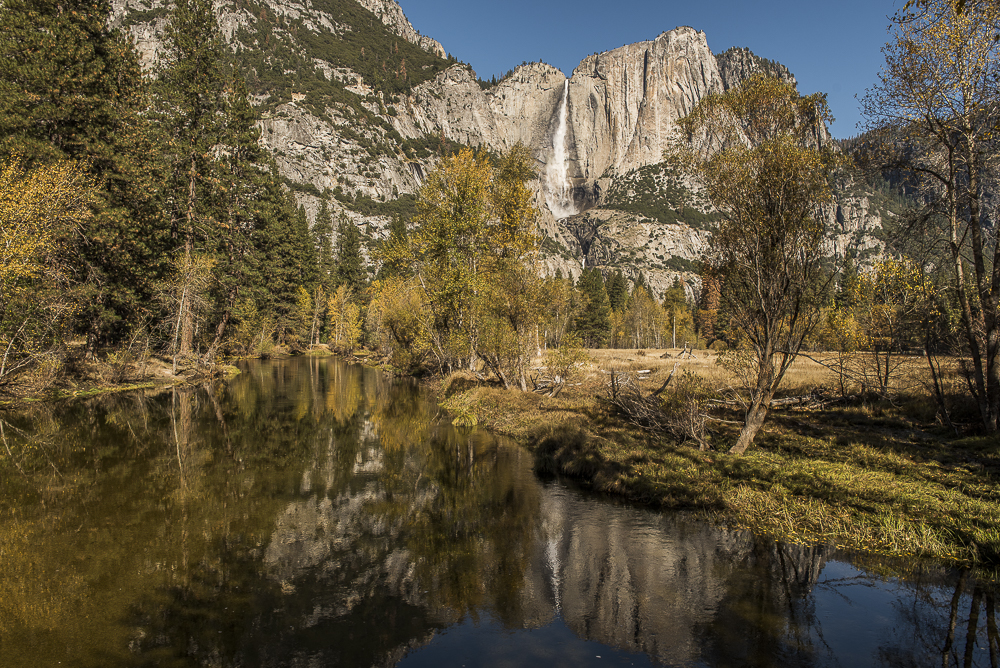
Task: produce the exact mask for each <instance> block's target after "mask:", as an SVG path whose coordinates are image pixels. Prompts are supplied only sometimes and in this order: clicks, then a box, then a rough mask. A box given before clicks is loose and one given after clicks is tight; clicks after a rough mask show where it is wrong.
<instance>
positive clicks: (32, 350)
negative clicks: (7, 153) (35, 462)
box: [0, 159, 94, 385]
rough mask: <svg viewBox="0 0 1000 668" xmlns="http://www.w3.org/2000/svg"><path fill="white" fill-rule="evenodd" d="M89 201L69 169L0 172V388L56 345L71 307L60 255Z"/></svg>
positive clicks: (85, 185) (84, 182) (75, 171)
mask: <svg viewBox="0 0 1000 668" xmlns="http://www.w3.org/2000/svg"><path fill="white" fill-rule="evenodd" d="M93 197H94V185H93V183H92V182H91V181H90V179H89V178H88V177H87V176H86V175H85V174H84V173H83V170H82V169H81V168H80V167H79V166H78V165H75V164H73V163H69V162H61V163H50V164H47V165H43V166H40V167H36V168H34V169H25V167H24V164H23V163H22V162H21V161H20V160H17V159H12V160H8V161H6V162H5V163H3V164H2V166H0V385H4V384H6V383H8V382H9V381H10V380H12V379H13V378H14V377H15V376H17V375H18V374H19V373H21V372H22V371H25V370H26V369H28V368H29V367H30V366H31V365H32V364H34V363H35V362H37V361H38V359H39V358H40V356H41V355H43V354H44V353H46V352H47V351H48V350H49V349H50V348H51V347H53V346H57V345H59V344H61V343H62V340H63V339H62V334H63V329H64V328H65V326H66V324H67V322H68V320H69V319H70V317H71V316H72V315H73V308H74V305H73V304H72V303H71V302H67V300H66V293H67V287H68V286H69V285H70V284H71V283H72V280H73V276H72V272H71V271H70V265H69V262H68V254H67V250H68V247H69V246H70V244H71V242H72V240H73V239H74V237H75V236H77V234H78V233H79V228H80V226H81V224H82V223H83V222H84V221H85V220H86V219H87V218H88V217H89V216H90V211H89V206H90V204H91V202H92V200H93Z"/></svg>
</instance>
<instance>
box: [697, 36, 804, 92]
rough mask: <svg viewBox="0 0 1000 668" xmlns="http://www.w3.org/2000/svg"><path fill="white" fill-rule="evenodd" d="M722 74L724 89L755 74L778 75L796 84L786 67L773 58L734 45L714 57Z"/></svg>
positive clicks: (732, 86)
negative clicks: (762, 56) (763, 56)
mask: <svg viewBox="0 0 1000 668" xmlns="http://www.w3.org/2000/svg"><path fill="white" fill-rule="evenodd" d="M715 60H716V63H717V64H718V66H719V74H720V76H722V85H723V86H724V87H725V89H726V90H729V89H730V88H735V87H736V86H738V85H740V83H741V82H743V81H746V80H747V79H749V78H750V77H752V76H753V75H755V74H764V75H766V76H772V77H778V78H779V79H782V80H783V81H787V82H788V83H790V84H792V85H793V86H796V85H798V82H797V81H796V80H795V77H794V76H793V75H792V73H791V72H789V71H788V68H787V67H785V66H784V65H782V64H781V63H776V62H774V61H773V60H767V59H766V58H761V57H760V56H758V55H757V54H755V53H754V52H753V51H751V50H750V49H747V48H745V47H738V46H734V47H733V48H731V49H727V50H726V51H723V52H722V53H720V54H719V55H718V56H716V58H715Z"/></svg>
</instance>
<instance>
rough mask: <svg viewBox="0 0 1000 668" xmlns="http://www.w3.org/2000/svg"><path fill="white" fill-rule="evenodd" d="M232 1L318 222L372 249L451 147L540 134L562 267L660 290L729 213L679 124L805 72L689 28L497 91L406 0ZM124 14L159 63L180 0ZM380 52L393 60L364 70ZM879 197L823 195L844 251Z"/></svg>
mask: <svg viewBox="0 0 1000 668" xmlns="http://www.w3.org/2000/svg"><path fill="white" fill-rule="evenodd" d="M216 9H217V13H218V16H219V19H220V26H221V27H222V30H223V33H224V35H225V37H226V39H227V40H229V42H230V44H231V46H232V48H233V50H234V57H235V60H236V62H237V65H238V66H239V67H240V68H241V69H242V70H243V72H244V74H245V76H246V78H247V79H248V81H249V82H251V84H254V83H256V85H257V87H258V89H259V90H258V91H255V92H257V96H256V98H255V99H256V101H257V103H258V104H259V105H260V108H261V111H262V115H263V120H262V121H261V130H262V142H263V143H264V144H265V146H266V147H267V149H268V150H269V151H270V152H271V153H272V154H273V155H274V157H275V159H276V161H277V164H278V166H279V169H280V171H281V174H282V176H283V177H285V179H286V182H287V183H288V185H289V187H290V188H292V189H293V190H294V191H295V192H296V196H297V197H298V199H299V201H300V202H301V203H302V204H303V205H304V206H305V207H306V209H307V212H308V213H309V215H310V217H313V216H314V215H315V212H316V211H317V210H318V208H319V204H320V201H321V200H323V199H325V200H327V201H329V202H330V204H331V207H332V208H333V210H334V212H335V215H338V214H341V215H344V216H346V217H348V218H349V219H351V220H353V221H354V222H355V223H356V224H358V225H359V227H360V228H361V229H362V231H363V233H364V238H365V241H366V243H367V244H368V245H369V246H370V245H371V244H372V243H374V242H376V241H377V239H378V238H380V237H382V236H383V235H384V234H385V230H386V228H387V225H388V222H389V220H390V216H391V215H404V216H405V215H406V213H407V212H408V211H410V210H412V202H413V199H412V195H413V194H414V193H416V192H417V190H418V189H419V187H420V185H421V183H422V180H423V177H424V175H425V174H426V173H427V172H428V170H430V169H433V167H434V165H435V164H436V163H437V161H438V160H439V159H440V157H441V155H443V154H445V153H447V152H448V151H450V150H454V149H455V148H456V147H458V146H460V145H466V146H481V147H485V148H487V149H489V150H491V151H495V152H502V151H505V150H507V149H508V148H510V147H511V146H513V145H514V144H516V143H523V144H525V145H527V146H528V147H529V148H531V149H532V150H533V152H534V154H535V157H536V159H537V165H538V173H539V175H540V177H539V179H538V180H537V181H536V182H535V184H534V185H535V192H536V203H537V205H538V208H539V210H540V211H541V214H542V219H541V227H542V230H543V233H544V235H545V236H546V237H547V241H546V244H545V247H544V248H545V250H546V256H547V259H546V262H545V265H546V267H547V270H549V271H554V270H555V269H556V268H557V267H558V268H561V269H562V270H563V273H564V274H566V273H568V274H572V275H576V274H578V273H579V271H580V270H581V268H582V267H584V266H599V267H607V268H612V267H616V268H622V269H623V270H624V271H625V273H626V275H628V276H633V277H634V276H636V275H637V274H638V273H639V272H640V271H642V272H643V273H644V275H645V277H646V279H647V281H648V282H649V284H650V285H651V287H653V288H654V290H657V291H662V290H664V289H666V287H668V286H669V284H670V283H671V282H672V281H673V279H674V277H675V276H681V277H682V278H683V279H684V280H685V282H687V283H688V284H689V285H690V286H691V288H692V292H693V290H694V288H696V287H697V278H696V274H695V273H694V272H693V269H694V261H696V260H697V259H699V258H700V257H701V256H702V255H703V254H704V252H705V249H706V247H707V242H708V237H709V234H708V231H707V226H708V224H709V223H710V222H711V221H712V218H713V214H712V211H711V207H710V206H709V205H708V204H707V202H705V201H704V200H703V198H701V197H700V196H699V194H698V186H697V184H695V183H690V182H688V181H685V180H684V179H680V178H679V177H677V176H676V175H674V174H673V172H672V171H671V170H670V169H669V166H666V165H663V164H662V161H663V153H664V149H665V148H666V147H667V146H668V142H669V141H670V139H671V137H672V135H673V133H674V131H675V128H676V124H675V121H676V120H677V119H678V118H680V117H681V116H683V115H685V114H686V113H688V112H689V111H690V110H691V109H692V108H693V107H694V105H696V104H697V103H698V101H699V100H701V99H702V98H703V97H705V96H706V95H708V94H710V93H717V92H722V91H724V90H726V89H728V88H731V87H733V86H736V85H738V84H739V83H740V82H741V81H743V80H745V79H746V78H748V77H749V76H751V75H753V74H754V73H757V72H761V71H763V72H767V73H770V74H774V75H776V76H780V77H783V78H785V79H787V80H789V81H792V82H794V77H793V76H792V75H791V73H790V72H788V70H787V69H786V68H785V67H783V66H781V65H779V64H777V63H773V62H771V61H768V60H765V59H763V58H760V57H758V56H756V55H754V54H753V53H751V52H750V51H749V50H747V49H730V50H729V51H726V52H725V53H722V54H719V55H715V54H713V53H712V51H711V50H710V48H709V46H708V41H707V37H706V35H705V33H703V32H699V31H697V30H695V29H693V28H690V27H679V28H675V29H673V30H670V31H667V32H664V33H662V34H660V35H659V36H658V37H656V38H655V39H653V40H650V41H645V42H638V43H636V44H630V45H627V46H623V47H621V48H618V49H615V50H613V51H609V52H606V53H600V54H596V55H592V56H589V57H587V58H585V59H583V61H581V63H580V65H579V66H578V67H577V68H576V69H575V70H574V71H573V72H572V74H571V75H570V77H569V78H568V79H567V77H566V75H565V74H564V73H563V72H561V71H559V70H558V69H556V68H554V67H552V66H550V65H547V64H544V63H530V64H529V63H524V64H522V65H521V66H520V67H517V68H515V69H514V70H513V71H512V72H511V73H510V74H509V75H508V76H506V77H504V78H503V79H502V80H501V81H500V82H499V83H497V84H496V85H492V86H490V85H486V84H485V83H484V82H481V81H479V80H478V79H477V77H476V74H475V72H474V71H473V70H472V68H471V67H470V66H468V65H466V64H463V63H459V62H457V61H455V60H454V59H451V58H446V57H445V55H446V53H445V49H444V48H443V47H442V45H441V44H439V43H438V42H436V41H434V40H432V39H430V38H428V37H425V36H423V35H420V34H419V33H418V32H417V31H416V30H415V29H414V28H413V26H412V25H411V24H410V23H409V21H408V20H407V19H406V17H405V15H404V14H403V11H402V9H401V8H400V6H399V5H398V4H397V3H396V2H395V1H394V0H322V1H310V2H306V1H305V0H262V1H261V2H260V4H254V3H253V2H252V1H251V0H223V1H222V2H220V3H218V4H217V6H216ZM113 19H114V21H115V23H116V24H118V25H121V26H123V27H125V28H127V29H128V30H129V31H131V33H132V35H133V36H134V38H135V40H136V43H137V45H138V46H139V49H140V51H141V53H142V55H143V58H144V62H145V64H146V65H147V66H150V67H152V66H153V65H155V63H156V61H157V59H158V58H159V53H160V42H159V39H160V36H161V35H162V32H163V27H164V25H165V21H166V20H167V11H166V7H165V6H164V2H163V0H116V2H115V5H114V9H113ZM400 40H405V42H401V41H400ZM359 44H364V45H365V46H358V45H359ZM401 44H402V49H403V50H402V51H400V48H401ZM265 46H266V48H265ZM359 48H360V54H358V53H356V51H357V49H359ZM351 49H354V51H351ZM365 49H368V51H367V53H366V51H365ZM373 57H374V58H375V59H381V61H382V62H381V66H382V67H381V71H379V70H378V69H377V68H370V69H365V68H366V67H367V66H368V63H369V61H371V60H372V58H373ZM276 71H277V72H279V74H277V75H276V74H274V72H276ZM280 72H283V74H280ZM265 74H266V76H267V77H270V79H267V78H266V76H265ZM265 84H266V85H265ZM251 88H252V89H253V85H252V86H251ZM818 141H830V139H829V136H828V135H825V133H824V136H822V137H818ZM554 199H560V201H561V202H562V203H561V204H560V205H559V206H555V205H554V204H553V201H554ZM869 200H870V198H869V197H868V196H867V195H866V194H865V193H864V192H862V191H859V190H858V189H857V188H854V189H853V190H850V191H849V192H847V191H845V192H842V193H839V194H838V198H837V201H836V202H835V204H833V205H831V206H828V207H825V208H824V210H823V212H822V215H823V216H825V217H826V218H827V219H828V222H830V223H831V225H833V226H834V227H835V228H836V230H837V236H836V239H835V240H834V242H833V246H834V247H835V248H837V249H843V248H844V247H846V246H847V245H849V244H851V243H854V242H855V240H856V239H857V238H863V239H862V241H861V245H862V246H868V247H872V246H875V245H877V242H876V241H874V239H873V238H871V237H870V235H869V233H870V232H871V231H872V230H875V229H877V228H878V227H879V226H880V223H881V216H882V215H885V211H882V210H880V208H879V206H878V205H877V203H872V202H871V201H869ZM553 211H555V212H556V213H557V214H558V216H556V215H554V214H553Z"/></svg>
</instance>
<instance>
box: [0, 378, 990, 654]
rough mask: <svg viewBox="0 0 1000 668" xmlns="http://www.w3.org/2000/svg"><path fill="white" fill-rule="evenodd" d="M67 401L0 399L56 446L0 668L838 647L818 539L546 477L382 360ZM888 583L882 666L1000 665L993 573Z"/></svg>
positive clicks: (9, 555)
mask: <svg viewBox="0 0 1000 668" xmlns="http://www.w3.org/2000/svg"><path fill="white" fill-rule="evenodd" d="M60 411H61V413H57V412H55V411H53V409H52V407H51V406H44V407H40V408H38V409H35V412H29V413H25V414H19V415H17V416H0V418H2V419H4V420H5V421H6V422H5V424H8V425H10V426H11V427H13V428H14V430H7V431H5V434H6V436H7V439H8V442H9V445H10V447H11V448H12V451H13V449H14V448H22V447H23V446H24V444H23V443H20V442H16V443H15V442H13V441H12V439H13V438H14V436H12V434H14V433H16V431H17V430H19V431H20V432H24V433H31V434H35V435H37V436H38V437H39V438H44V444H45V452H44V454H42V453H37V454H35V455H32V456H33V457H34V459H31V458H24V459H22V460H19V461H20V462H22V463H23V465H24V467H25V473H24V475H21V474H18V473H17V472H16V470H15V469H11V468H9V467H8V469H7V471H9V472H11V474H12V475H10V476H7V479H6V480H4V484H3V485H2V486H0V495H2V497H3V499H4V503H5V505H4V508H5V509H6V510H4V511H3V512H4V513H5V514H3V515H0V563H3V565H4V568H3V570H2V571H0V637H2V639H3V642H2V643H0V665H8V664H9V665H21V664H30V663H54V662H55V661H58V660H60V659H65V657H66V656H71V657H73V659H74V660H75V662H76V663H77V664H78V665H83V666H86V665H121V664H126V663H135V664H137V665H170V664H190V663H205V664H211V665H261V666H276V665H308V664H310V663H318V664H339V665H391V664H393V663H394V662H395V661H396V660H398V659H399V658H400V657H401V656H402V655H403V654H404V653H405V652H406V651H408V649H410V648H413V647H416V646H419V645H421V644H424V643H426V642H427V641H428V640H429V638H431V637H432V635H433V634H434V633H435V632H436V630H438V629H440V628H443V627H444V626H445V625H446V624H449V623H452V622H455V621H457V620H458V619H460V618H461V617H463V616H466V617H471V618H476V617H478V616H482V615H488V616H489V617H490V618H491V619H493V620H496V621H498V622H500V623H501V624H503V625H505V626H507V627H508V628H513V629H517V628H526V627H531V628H538V627H542V626H545V625H546V624H548V623H550V622H551V621H552V620H553V619H555V617H556V616H557V615H561V616H562V617H563V618H564V620H565V623H566V626H567V627H568V628H570V629H571V630H572V631H573V632H574V633H576V634H577V635H578V636H579V637H581V638H583V639H587V640H595V641H600V642H602V643H605V644H609V645H613V646H615V647H618V648H622V649H626V650H631V651H642V652H646V653H647V654H649V655H650V656H652V657H654V659H656V660H660V661H662V662H664V663H671V664H683V663H685V662H687V663H703V664H707V665H789V666H807V665H826V664H832V663H836V653H835V652H834V650H833V649H830V648H828V647H827V646H826V644H825V643H826V641H825V640H824V637H823V629H822V627H821V624H820V620H819V619H818V618H817V614H816V608H817V601H818V600H820V599H818V598H817V595H821V596H825V595H831V594H835V595H849V593H850V592H847V590H846V586H847V585H850V583H848V582H845V583H840V582H836V581H834V580H830V579H819V578H820V571H821V570H822V569H823V567H824V563H825V561H824V554H825V552H824V550H823V549H818V548H806V547H800V546H786V545H782V544H779V543H775V542H774V541H773V540H767V539H758V538H754V537H752V536H749V535H748V534H741V533H730V532H726V531H723V530H721V529H718V528H715V527H713V526H710V525H707V524H704V523H698V522H693V521H689V520H686V519H685V518H684V517H683V516H678V515H660V514H656V513H651V512H647V511H645V510H642V509H636V508H630V507H627V506H618V505H614V504H611V503H607V502H603V501H598V500H595V499H592V498H589V497H586V496H583V495H579V494H576V493H573V492H569V491H566V490H565V489H563V488H562V487H560V486H558V485H548V486H543V485H540V484H539V483H538V482H537V480H536V479H535V478H534V476H533V474H532V472H531V463H532V462H531V459H530V456H529V455H527V454H526V453H524V452H523V451H522V450H520V449H518V448H516V447H513V446H509V445H507V444H505V443H503V442H498V441H497V440H495V439H493V438H491V437H489V436H488V435H486V434H483V433H480V432H472V433H469V432H463V431H460V430H455V429H453V428H452V427H451V426H449V425H438V424H436V422H435V420H434V418H435V417H436V408H435V407H434V405H433V403H431V402H428V401H427V400H426V399H425V398H424V397H421V395H420V393H419V392H418V391H417V389H416V388H414V387H412V386H410V385H408V384H405V383H395V382H389V381H387V380H386V379H385V377H384V376H382V375H381V374H378V373H376V372H374V371H370V370H365V369H361V368H359V367H347V366H346V365H343V364H342V363H340V362H337V361H335V360H323V361H317V360H300V361H295V362H283V363H275V364H260V365H251V366H250V368H249V369H248V370H247V371H246V372H245V373H244V374H243V375H241V376H239V377H238V378H237V379H236V380H235V381H233V382H231V383H229V384H226V385H213V386H208V387H203V388H199V389H197V390H196V389H171V390H166V391H163V392H161V393H159V394H157V395H141V394H134V395H115V396H113V397H106V398H102V399H95V400H90V401H87V402H82V403H79V404H70V405H68V406H65V407H63V408H61V409H60ZM50 459H51V463H50V461H49V460H50ZM56 469H58V473H57V472H56ZM43 502H44V504H43ZM873 570H874V569H873ZM857 578H858V581H859V582H865V583H869V584H870V583H871V577H869V576H867V575H858V576H857ZM818 579H819V580H818ZM817 582H818V584H817ZM898 586H899V587H900V588H905V589H906V593H905V595H903V596H901V597H900V601H904V600H905V601H907V602H906V603H902V602H900V603H898V604H897V609H896V619H895V620H894V625H893V629H892V635H891V636H887V637H886V638H885V640H884V641H882V642H881V645H880V647H881V649H880V654H879V655H878V657H877V658H876V659H873V660H878V661H881V663H882V664H883V665H886V666H922V665H928V663H929V661H928V657H929V658H930V660H931V661H930V663H931V664H932V665H938V664H940V665H944V666H963V667H964V666H966V665H969V666H986V665H996V663H995V657H996V653H997V629H996V620H995V599H994V590H993V589H991V588H990V587H989V586H987V585H986V584H984V583H982V582H979V581H976V580H975V579H974V578H973V577H972V576H971V575H969V576H966V577H964V578H963V579H962V580H961V581H960V582H959V583H958V586H957V589H956V587H955V583H954V581H953V580H952V579H948V578H947V577H946V574H942V573H938V572H933V571H929V570H928V571H919V570H918V571H916V572H915V573H914V574H913V575H912V576H911V577H910V578H908V579H907V580H906V581H905V582H904V583H903V584H900V585H898ZM946 587H950V589H946ZM845 592H847V593H846V594H845ZM10 639H13V640H10ZM57 654H58V656H57ZM50 659H51V660H50Z"/></svg>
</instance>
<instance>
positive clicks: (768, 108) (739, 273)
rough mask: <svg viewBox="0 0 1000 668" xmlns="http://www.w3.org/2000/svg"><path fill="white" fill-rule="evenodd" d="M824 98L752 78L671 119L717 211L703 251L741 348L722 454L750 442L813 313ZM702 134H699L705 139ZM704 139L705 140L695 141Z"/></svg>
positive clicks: (820, 276) (818, 290) (819, 273)
mask: <svg viewBox="0 0 1000 668" xmlns="http://www.w3.org/2000/svg"><path fill="white" fill-rule="evenodd" d="M830 120H831V118H830V114H829V110H828V109H827V106H826V99H825V96H823V95H822V94H815V95H810V96H800V95H799V94H798V92H797V91H796V90H795V87H794V86H793V85H792V84H789V83H786V82H783V81H781V80H778V79H774V78H768V77H763V76H754V77H752V78H751V79H750V80H748V81H747V82H745V83H744V84H743V85H742V86H740V87H738V88H735V89H732V90H729V91H726V92H725V93H721V94H715V95H709V96H708V97H706V98H704V99H703V100H702V101H701V102H699V103H698V105H697V106H696V107H695V109H694V110H693V111H692V112H691V113H690V114H689V115H688V116H686V117H684V118H682V119H681V120H680V121H679V124H680V127H681V129H682V131H683V132H684V133H685V134H686V135H687V138H688V139H689V140H694V139H695V138H698V139H701V140H703V141H689V142H688V143H687V144H686V145H684V146H682V147H681V148H679V149H678V150H677V151H676V157H677V158H679V159H680V160H681V162H682V164H684V165H685V166H686V167H687V168H688V169H689V170H691V171H693V172H695V173H696V174H697V175H699V176H700V177H701V178H702V179H703V181H704V183H705V185H706V189H707V192H708V195H709V197H710V199H711V201H712V204H713V205H714V206H715V207H716V208H717V209H718V210H719V211H720V212H721V213H722V214H723V220H722V222H721V223H720V224H719V225H718V227H717V228H716V229H715V231H714V233H713V238H712V246H713V248H714V255H713V256H712V257H710V258H708V262H709V263H710V264H712V265H713V269H714V270H715V271H716V272H717V274H718V275H720V276H723V277H724V281H723V286H724V287H723V290H722V294H721V300H722V305H723V307H725V308H726V310H727V312H728V314H729V323H730V327H731V328H733V329H736V330H738V336H740V337H742V338H744V340H745V342H746V344H747V345H748V346H749V350H750V353H751V354H749V355H748V356H747V360H748V363H749V364H750V365H751V369H749V372H748V373H746V374H743V375H742V377H743V378H745V379H746V380H747V382H746V387H745V388H744V389H745V390H746V405H747V411H746V415H745V417H744V423H743V429H742V430H741V432H740V435H739V438H738V439H737V441H736V444H735V445H733V447H732V449H731V452H734V453H742V452H745V451H746V449H747V448H748V447H750V445H751V444H752V443H753V440H754V437H755V436H756V435H757V432H758V431H759V430H760V428H761V426H762V425H763V423H764V419H765V418H766V417H767V413H768V408H769V405H770V401H771V398H772V397H773V396H774V393H775V391H776V390H777V389H778V386H779V385H780V384H781V381H782V379H783V378H784V376H785V372H786V371H787V370H788V368H789V366H791V364H792V361H793V360H794V359H795V357H796V356H797V355H798V353H799V351H800V350H801V348H802V344H803V342H804V340H805V338H806V337H807V336H808V335H809V333H810V332H811V331H812V330H813V329H814V328H815V326H816V324H817V323H818V321H819V314H820V305H821V301H822V300H821V296H822V292H823V286H824V284H825V283H826V282H827V280H826V277H825V275H824V270H823V266H822V260H823V251H822V248H821V245H822V240H823V224H822V222H821V221H820V220H819V219H817V218H816V217H815V215H814V213H815V210H816V206H817V205H818V204H819V203H821V202H824V201H826V200H827V199H828V198H829V197H830V190H829V185H828V181H827V172H828V168H829V165H830V163H831V161H832V155H831V154H830V152H829V151H827V150H824V149H823V148H821V145H822V138H823V136H824V135H823V133H824V130H823V124H824V123H825V122H827V121H830ZM704 140H707V141H704ZM702 147H704V148H702Z"/></svg>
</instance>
